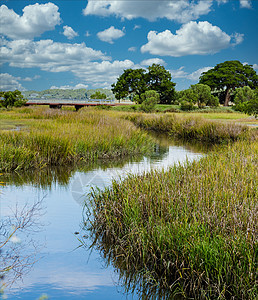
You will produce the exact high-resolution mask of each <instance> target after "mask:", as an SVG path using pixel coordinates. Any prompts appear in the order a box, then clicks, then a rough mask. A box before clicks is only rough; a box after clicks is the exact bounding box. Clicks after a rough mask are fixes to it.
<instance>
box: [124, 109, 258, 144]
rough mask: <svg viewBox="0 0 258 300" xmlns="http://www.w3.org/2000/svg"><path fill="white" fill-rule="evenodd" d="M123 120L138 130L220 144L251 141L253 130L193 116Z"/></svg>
mask: <svg viewBox="0 0 258 300" xmlns="http://www.w3.org/2000/svg"><path fill="white" fill-rule="evenodd" d="M124 118H126V119H128V120H130V121H132V122H133V123H134V124H135V125H137V126H138V127H140V128H143V129H146V130H151V131H155V132H160V133H166V134H168V135H170V136H173V137H175V138H179V139H184V140H188V141H190V140H196V141H199V142H204V143H210V144H220V143H228V142H234V141H237V140H246V139H253V138H254V136H255V135H256V133H255V130H250V128H248V127H247V126H243V125H240V124H234V123H222V122H218V121H217V122H216V121H211V120H206V119H204V118H202V117H200V116H197V117H196V116H195V115H189V114H188V115H183V116H181V115H178V114H177V115H176V114H165V115H160V114H139V113H138V114H137V113H135V114H127V115H124Z"/></svg>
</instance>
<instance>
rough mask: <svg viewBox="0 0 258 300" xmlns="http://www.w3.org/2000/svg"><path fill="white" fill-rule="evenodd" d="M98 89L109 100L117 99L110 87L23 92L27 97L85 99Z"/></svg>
mask: <svg viewBox="0 0 258 300" xmlns="http://www.w3.org/2000/svg"><path fill="white" fill-rule="evenodd" d="M96 91H99V92H101V93H104V94H105V95H106V96H107V99H108V100H113V99H115V96H114V94H113V93H112V91H111V90H108V89H90V90H86V89H77V90H68V89H67V90H62V89H49V90H44V91H40V92H39V91H25V92H23V93H22V94H23V95H24V97H25V98H27V99H38V100H39V99H77V100H85V99H88V98H90V96H91V95H92V94H94V93H95V92H96Z"/></svg>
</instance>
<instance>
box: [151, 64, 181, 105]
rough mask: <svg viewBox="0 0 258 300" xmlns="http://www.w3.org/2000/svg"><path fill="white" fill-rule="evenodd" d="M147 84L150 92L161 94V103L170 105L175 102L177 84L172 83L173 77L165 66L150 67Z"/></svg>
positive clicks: (155, 65) (154, 65)
mask: <svg viewBox="0 0 258 300" xmlns="http://www.w3.org/2000/svg"><path fill="white" fill-rule="evenodd" d="M148 71H149V72H148V73H147V74H146V82H147V85H148V89H149V90H154V91H157V92H158V93H159V96H160V103H163V104H170V103H171V102H173V101H174V100H175V97H176V96H175V85H176V84H175V83H174V82H172V76H171V74H170V72H169V71H167V70H166V69H165V68H164V67H163V66H161V65H158V64H153V65H152V66H149V67H148Z"/></svg>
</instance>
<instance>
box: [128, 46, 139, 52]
mask: <svg viewBox="0 0 258 300" xmlns="http://www.w3.org/2000/svg"><path fill="white" fill-rule="evenodd" d="M136 50H137V48H136V47H130V48H128V51H130V52H135V51H136Z"/></svg>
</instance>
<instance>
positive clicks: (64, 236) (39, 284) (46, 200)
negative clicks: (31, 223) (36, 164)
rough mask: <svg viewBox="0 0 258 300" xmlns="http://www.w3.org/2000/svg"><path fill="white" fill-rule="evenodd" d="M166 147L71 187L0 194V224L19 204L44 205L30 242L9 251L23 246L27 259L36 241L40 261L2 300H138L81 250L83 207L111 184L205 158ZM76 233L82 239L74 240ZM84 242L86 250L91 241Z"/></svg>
mask: <svg viewBox="0 0 258 300" xmlns="http://www.w3.org/2000/svg"><path fill="white" fill-rule="evenodd" d="M166 147H167V148H166V151H165V152H164V151H163V152H162V153H159V151H158V150H157V153H156V154H155V155H154V156H152V157H143V158H142V159H141V160H140V161H138V162H133V161H131V162H130V163H128V162H127V163H125V165H124V166H123V167H120V168H105V169H103V168H102V167H101V166H99V167H98V168H95V169H93V170H91V171H88V172H79V171H78V172H75V173H74V174H73V175H72V176H71V177H70V179H69V182H68V183H67V184H60V183H58V182H52V184H51V186H45V187H44V188H42V187H40V186H39V185H38V184H37V183H35V182H31V183H26V184H24V185H18V186H17V185H16V184H15V183H12V184H8V182H7V185H6V187H3V188H1V194H0V203H1V204H0V214H1V219H2V220H3V219H4V218H6V217H7V216H11V215H12V214H13V213H12V211H11V210H14V208H15V205H16V204H18V207H20V208H22V207H23V206H24V204H25V203H28V204H29V205H32V204H33V203H35V202H37V201H38V200H40V199H42V204H41V207H42V210H41V216H39V217H37V221H38V223H40V228H39V230H38V231H37V232H35V231H34V229H33V230H32V231H31V232H29V233H28V236H26V235H25V234H23V235H22V234H20V235H19V233H17V234H16V235H15V239H13V241H12V242H9V244H7V245H6V247H10V245H11V246H12V245H16V246H17V245H19V247H20V246H21V247H20V249H21V250H20V251H21V253H20V255H21V256H25V257H26V255H28V254H29V253H31V252H33V251H34V248H33V247H32V243H31V240H32V241H33V243H34V244H35V245H36V247H37V251H36V253H37V255H36V258H34V259H33V265H32V267H31V268H28V270H27V273H26V274H22V278H20V279H18V280H16V281H15V282H14V283H13V284H12V285H11V286H7V287H6V288H5V289H4V294H3V295H2V297H3V299H4V298H7V299H28V300H29V299H38V298H39V297H40V296H42V295H43V294H46V295H47V296H48V297H49V299H89V300H93V299H107V300H108V299H112V300H116V299H139V296H138V295H137V294H135V295H129V296H128V295H125V294H124V291H123V287H122V286H120V285H119V282H118V274H116V272H115V271H114V269H113V268H112V266H105V261H103V259H102V258H101V256H100V254H99V253H98V252H97V251H95V250H92V251H90V250H87V249H86V248H85V247H80V245H81V242H80V241H79V239H80V238H81V237H82V235H84V234H85V232H83V231H82V229H81V228H82V222H83V218H84V212H83V205H84V202H85V201H87V196H86V195H87V194H88V193H89V192H90V190H91V187H99V188H103V187H104V186H108V185H109V184H110V183H111V180H112V178H122V177H124V176H126V175H127V174H128V173H135V174H137V173H138V174H139V173H143V172H145V171H149V170H150V169H153V168H167V167H169V166H170V165H173V164H174V163H177V162H178V161H181V162H182V161H185V160H186V158H187V159H189V160H192V159H198V158H199V157H200V156H201V155H202V154H200V153H198V152H196V151H194V150H191V149H189V148H188V149H187V148H186V147H182V146H175V145H173V144H172V145H167V146H166ZM0 181H1V180H0ZM42 213H43V215H42ZM77 232H78V233H79V234H75V233H77ZM84 241H86V244H87V239H85V238H84ZM15 243H16V244H15ZM88 245H90V241H88ZM22 246H23V247H24V248H22ZM3 253H4V252H2V255H3ZM0 255H1V254H0ZM12 276H13V272H9V273H8V274H7V276H6V277H5V279H4V280H5V281H6V282H7V281H8V280H12V278H11V277H12ZM2 283H3V282H2Z"/></svg>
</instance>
